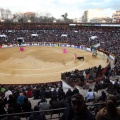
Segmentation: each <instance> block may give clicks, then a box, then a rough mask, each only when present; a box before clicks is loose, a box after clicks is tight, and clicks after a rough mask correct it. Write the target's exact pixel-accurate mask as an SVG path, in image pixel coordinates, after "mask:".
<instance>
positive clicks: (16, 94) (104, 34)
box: [0, 23, 120, 119]
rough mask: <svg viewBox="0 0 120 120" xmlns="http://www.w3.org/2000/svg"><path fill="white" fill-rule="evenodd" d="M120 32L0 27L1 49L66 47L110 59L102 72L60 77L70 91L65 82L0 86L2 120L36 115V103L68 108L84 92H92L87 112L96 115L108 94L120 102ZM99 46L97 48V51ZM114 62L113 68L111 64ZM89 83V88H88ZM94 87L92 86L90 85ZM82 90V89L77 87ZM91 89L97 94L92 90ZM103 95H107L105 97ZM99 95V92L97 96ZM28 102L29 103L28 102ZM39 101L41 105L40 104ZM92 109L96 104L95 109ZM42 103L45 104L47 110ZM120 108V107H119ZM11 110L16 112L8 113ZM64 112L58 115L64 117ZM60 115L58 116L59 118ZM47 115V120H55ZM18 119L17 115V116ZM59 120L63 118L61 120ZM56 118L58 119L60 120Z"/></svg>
mask: <svg viewBox="0 0 120 120" xmlns="http://www.w3.org/2000/svg"><path fill="white" fill-rule="evenodd" d="M119 39H120V28H119V27H118V26H117V25H116V26H112V27H111V26H105V25H104V26H94V24H93V25H92V26H89V25H85V24H74V25H70V24H57V23H56V24H55V23H54V24H45V23H43V24H42V23H41V24H32V23H31V24H28V23H26V24H25V23H23V24H22V23H21V24H17V23H16V24H12V23H11V24H5V23H4V24H3V23H2V24H0V48H1V49H2V48H4V47H10V46H12V47H14V46H20V45H45V46H47V45H57V46H60V45H65V47H75V48H76V47H78V46H81V49H86V48H87V49H88V48H89V50H90V51H91V50H92V49H95V50H97V51H98V52H99V51H100V52H103V53H104V54H105V55H106V56H107V57H108V61H107V62H108V66H106V67H105V68H102V66H101V65H99V66H94V67H92V68H88V69H85V70H78V69H75V70H73V71H67V72H64V73H61V80H63V82H65V83H66V84H67V85H69V89H68V90H66V91H65V90H64V88H63V86H62V81H60V82H54V83H46V84H43V83H42V84H40V83H39V84H33V85H31V84H30V85H20V84H19V85H4V84H1V85H0V106H1V108H0V115H1V116H0V117H1V118H3V117H4V116H5V115H4V116H3V115H2V114H9V113H12V114H13V113H24V112H31V113H32V111H35V109H34V110H33V108H34V107H35V105H34V106H33V105H32V104H33V101H32V103H31V101H30V100H31V99H32V100H37V102H36V105H38V106H39V107H40V111H42V110H52V109H60V108H65V107H67V105H68V104H70V98H71V96H72V95H73V94H76V93H80V90H79V87H80V88H81V89H83V90H84V89H85V90H88V89H89V92H93V93H94V94H95V95H96V96H95V97H94V99H91V100H90V101H89V99H87V94H86V95H85V96H84V98H85V101H86V104H87V106H88V109H90V110H91V111H92V112H93V114H94V115H96V114H97V112H98V111H99V110H100V109H102V108H103V107H104V106H105V105H103V104H102V105H101V104H98V105H97V104H96V103H101V102H102V103H103V102H105V101H106V98H107V97H106V96H107V95H108V94H114V95H115V96H116V98H117V100H118V101H119V100H120V82H119V79H120V78H119V76H120V40H119ZM96 45H98V46H97V47H96ZM111 59H112V61H113V66H111V62H110V60H111ZM111 78H112V80H114V82H112V81H111ZM87 83H90V84H87ZM91 84H92V85H91ZM76 86H79V87H76ZM90 86H92V89H93V90H94V91H91V90H90ZM103 91H105V92H104V93H103ZM98 92H100V93H99V94H98ZM28 99H29V100H28ZM38 101H39V102H38ZM89 102H92V104H90V105H91V106H92V105H93V104H96V106H97V107H96V106H92V107H91V106H90V105H89V104H88V103H89ZM42 103H46V104H45V105H46V108H45V107H43V105H42ZM118 106H119V104H118ZM9 108H10V110H11V108H12V110H13V111H14V112H13V111H12V110H11V111H12V112H11V111H10V112H9V111H8V110H9ZM63 111H64V110H62V112H61V111H59V112H60V113H63ZM59 112H56V113H57V114H58V113H59ZM31 113H29V114H27V113H26V114H23V115H22V114H17V116H19V117H20V118H26V119H27V118H28V117H29V116H30V114H31ZM56 113H54V112H50V111H49V114H50V117H48V112H47V114H46V113H45V115H46V117H48V118H47V119H52V117H51V116H52V114H56ZM14 115H15V114H14ZM59 117H60V116H59ZM59 117H58V118H56V119H59Z"/></svg>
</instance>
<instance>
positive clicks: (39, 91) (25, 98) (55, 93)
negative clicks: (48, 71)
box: [0, 78, 120, 120]
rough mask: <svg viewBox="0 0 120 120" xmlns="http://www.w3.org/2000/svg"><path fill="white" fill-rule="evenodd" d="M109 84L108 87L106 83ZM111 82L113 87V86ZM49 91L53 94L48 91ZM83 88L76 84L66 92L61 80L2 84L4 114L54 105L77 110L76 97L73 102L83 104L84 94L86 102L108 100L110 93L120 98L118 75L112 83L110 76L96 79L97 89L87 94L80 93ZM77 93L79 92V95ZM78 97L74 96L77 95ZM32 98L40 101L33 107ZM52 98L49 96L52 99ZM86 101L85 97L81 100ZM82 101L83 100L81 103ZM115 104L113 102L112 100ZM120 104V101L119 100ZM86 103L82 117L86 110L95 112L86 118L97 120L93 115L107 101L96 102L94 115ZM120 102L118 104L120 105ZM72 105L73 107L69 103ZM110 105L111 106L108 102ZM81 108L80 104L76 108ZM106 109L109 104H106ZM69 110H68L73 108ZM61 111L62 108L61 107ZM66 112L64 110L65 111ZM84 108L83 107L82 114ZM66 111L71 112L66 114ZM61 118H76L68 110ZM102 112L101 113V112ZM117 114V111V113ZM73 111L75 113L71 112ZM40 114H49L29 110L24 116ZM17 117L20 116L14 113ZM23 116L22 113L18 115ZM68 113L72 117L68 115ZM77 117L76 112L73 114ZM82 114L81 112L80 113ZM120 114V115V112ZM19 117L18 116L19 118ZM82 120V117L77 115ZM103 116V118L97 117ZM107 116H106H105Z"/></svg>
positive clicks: (0, 101)
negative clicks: (32, 83)
mask: <svg viewBox="0 0 120 120" xmlns="http://www.w3.org/2000/svg"><path fill="white" fill-rule="evenodd" d="M106 85H107V87H106ZM104 86H105V88H107V90H106V92H104ZM109 86H111V87H109ZM99 90H102V91H101V95H97V93H98V91H99ZM48 94H49V95H48ZM80 94H81V93H80V91H79V90H78V88H76V87H74V89H73V90H72V89H70V88H69V89H68V90H67V91H66V92H65V91H64V90H63V88H62V86H61V83H53V84H52V83H48V84H45V85H40V84H39V85H37V84H36V85H21V86H19V85H9V86H8V85H1V86H0V106H1V107H0V115H2V114H11V113H21V112H32V111H39V110H50V109H59V108H65V107H67V110H68V109H69V110H70V111H74V109H72V108H71V106H72V102H71V100H73V101H74V102H73V104H74V105H75V104H76V105H79V103H77V102H79V100H81V99H79V97H82V99H83V100H84V103H85V104H86V105H87V103H89V102H92V104H93V103H94V104H95V103H97V104H98V103H103V102H106V99H107V97H108V96H109V95H114V97H115V99H116V101H120V82H119V80H118V79H116V81H115V83H112V82H111V81H110V80H109V79H107V78H106V79H104V81H103V83H102V82H96V84H95V86H94V90H92V89H91V88H89V89H88V92H87V93H86V95H85V96H83V95H80ZM76 95H77V96H76ZM74 97H75V99H77V100H74V99H73V98H74ZM29 98H33V99H34V100H36V99H37V100H39V101H38V103H37V104H36V105H35V106H34V108H32V106H31V102H30V100H29ZM48 98H49V99H48ZM80 102H83V101H80ZM80 104H81V103H80ZM109 104H113V103H111V102H110V103H109ZM115 104H117V103H115ZM86 105H85V106H84V108H85V109H84V110H85V111H86V110H87V111H86V112H87V113H85V115H83V116H79V117H83V118H84V117H85V116H86V114H87V115H88V116H89V115H90V116H91V117H92V118H91V119H90V118H89V117H88V116H87V117H88V118H89V119H88V118H86V119H85V120H94V119H93V118H94V117H93V115H94V116H96V115H97V113H98V111H99V110H101V109H102V108H103V107H105V104H102V105H98V106H94V109H93V108H92V109H93V110H92V111H93V112H94V114H93V115H92V114H91V113H90V110H91V108H88V107H87V106H86ZM119 105H120V103H118V104H117V106H119ZM68 106H69V107H68ZM108 108H109V106H108ZM75 109H77V108H75ZM105 109H106V108H105ZM69 110H68V112H70V111H69ZM59 112H60V111H59ZM62 112H63V111H62ZM83 112H84V111H81V114H82V113H83ZM56 113H58V112H56V111H55V112H52V113H50V114H51V115H52V114H56ZM64 114H67V115H68V116H67V115H65V116H64ZM64 114H63V116H62V118H61V120H66V119H67V120H72V119H69V117H70V116H69V114H70V113H66V112H65V113H64ZM99 114H100V113H98V116H99ZM115 114H117V113H115ZM71 115H73V114H71ZM35 116H37V117H38V119H40V118H41V120H45V119H46V118H45V114H42V113H41V114H38V113H32V114H27V115H26V114H25V115H23V116H22V117H26V118H29V120H34V117H35ZM14 117H17V116H14ZM18 117H19V118H20V117H21V116H18ZM66 117H68V118H66ZM71 117H74V116H71ZM77 117H78V116H77ZM119 117H120V115H119ZM1 119H3V120H6V119H7V118H6V117H5V118H3V117H1ZM15 120H16V119H15ZM75 120H79V119H77V118H76V119H75ZM97 120H102V119H97ZM105 120H106V119H105Z"/></svg>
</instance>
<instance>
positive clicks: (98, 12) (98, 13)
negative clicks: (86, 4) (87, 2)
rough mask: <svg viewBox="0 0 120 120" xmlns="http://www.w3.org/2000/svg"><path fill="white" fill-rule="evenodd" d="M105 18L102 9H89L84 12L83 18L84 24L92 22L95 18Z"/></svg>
mask: <svg viewBox="0 0 120 120" xmlns="http://www.w3.org/2000/svg"><path fill="white" fill-rule="evenodd" d="M101 17H104V15H103V10H102V9H98V8H97V9H89V10H86V11H84V14H83V16H82V22H84V23H87V22H90V20H91V19H93V18H101Z"/></svg>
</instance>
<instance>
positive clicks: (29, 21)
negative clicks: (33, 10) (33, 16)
mask: <svg viewBox="0 0 120 120" xmlns="http://www.w3.org/2000/svg"><path fill="white" fill-rule="evenodd" d="M28 23H29V30H30V23H31V20H28Z"/></svg>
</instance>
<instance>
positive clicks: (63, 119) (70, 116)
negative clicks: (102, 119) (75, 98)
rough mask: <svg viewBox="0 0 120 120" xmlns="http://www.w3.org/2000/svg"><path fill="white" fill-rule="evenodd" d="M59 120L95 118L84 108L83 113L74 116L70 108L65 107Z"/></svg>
mask: <svg viewBox="0 0 120 120" xmlns="http://www.w3.org/2000/svg"><path fill="white" fill-rule="evenodd" d="M60 120H95V116H94V115H93V114H92V113H91V112H90V111H89V110H88V109H87V108H86V106H85V107H84V109H83V111H81V112H80V113H79V115H76V114H75V113H74V111H73V109H72V107H71V106H69V107H67V109H66V110H65V112H64V114H63V115H62V117H61V118H60Z"/></svg>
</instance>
